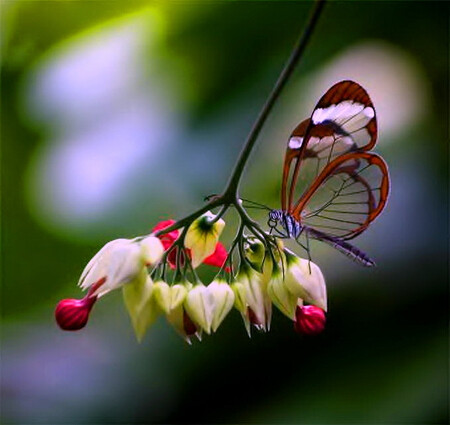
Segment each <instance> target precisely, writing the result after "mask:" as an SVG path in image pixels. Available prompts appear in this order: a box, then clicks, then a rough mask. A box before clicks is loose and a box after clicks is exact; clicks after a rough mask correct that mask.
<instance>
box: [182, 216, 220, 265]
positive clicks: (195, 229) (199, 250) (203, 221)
mask: <svg viewBox="0 0 450 425" xmlns="http://www.w3.org/2000/svg"><path fill="white" fill-rule="evenodd" d="M224 227H225V222H224V221H223V220H222V219H221V218H219V219H217V217H216V216H215V215H214V214H212V213H211V212H207V213H205V214H203V215H202V216H201V217H199V218H198V219H196V220H194V221H193V223H192V224H191V225H190V226H189V228H188V230H187V232H186V237H185V240H184V246H185V247H186V248H188V249H190V251H191V261H192V266H193V267H194V268H195V267H198V266H199V265H200V264H201V263H202V262H203V261H204V260H205V259H206V258H207V257H209V256H210V255H212V254H213V253H214V251H215V250H216V245H217V242H218V241H219V236H220V234H221V233H222V230H223V228H224Z"/></svg>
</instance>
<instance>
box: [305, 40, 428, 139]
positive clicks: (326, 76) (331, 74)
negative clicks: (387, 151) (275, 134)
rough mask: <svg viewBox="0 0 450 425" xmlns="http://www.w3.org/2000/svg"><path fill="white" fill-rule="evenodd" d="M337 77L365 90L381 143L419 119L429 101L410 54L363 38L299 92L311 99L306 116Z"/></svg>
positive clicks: (420, 74)
mask: <svg viewBox="0 0 450 425" xmlns="http://www.w3.org/2000/svg"><path fill="white" fill-rule="evenodd" d="M341 80H353V81H356V82H357V83H359V84H361V85H362V86H363V87H364V88H365V89H366V90H367V92H368V93H369V96H370V98H371V99H372V102H373V103H374V106H375V110H376V111H377V118H378V126H379V132H380V137H381V138H382V140H383V143H385V142H389V139H392V138H395V137H397V136H398V135H399V133H401V132H402V131H404V130H407V129H408V127H410V126H411V127H413V126H414V125H415V124H416V123H417V122H419V120H420V119H421V117H422V116H423V115H424V114H425V111H426V110H427V105H428V104H429V96H428V89H427V87H425V85H424V81H425V78H424V77H423V73H422V72H421V70H420V69H419V67H418V64H417V63H415V62H414V61H413V59H412V57H410V56H409V55H408V54H407V52H405V51H403V50H401V49H399V48H398V47H395V46H393V45H390V44H387V43H383V42H379V41H366V42H363V43H360V44H357V45H355V46H353V47H350V48H349V49H347V50H345V51H344V52H343V53H341V54H340V55H339V56H338V57H336V58H335V59H333V60H332V61H330V62H329V63H328V64H327V65H325V67H324V68H323V69H322V70H321V71H319V72H315V73H314V75H313V76H311V77H310V78H309V79H308V83H307V88H306V89H304V90H302V92H301V93H302V96H301V97H302V99H303V100H304V99H308V101H309V102H312V103H310V108H311V110H310V111H309V112H308V113H307V115H306V116H309V114H311V112H312V108H314V104H315V102H317V101H318V100H319V99H320V97H321V96H322V95H323V94H324V93H325V92H326V91H327V90H328V89H329V88H330V87H331V86H332V85H333V84H334V83H336V82H338V81H341ZM306 116H305V117H306ZM299 118H300V117H299Z"/></svg>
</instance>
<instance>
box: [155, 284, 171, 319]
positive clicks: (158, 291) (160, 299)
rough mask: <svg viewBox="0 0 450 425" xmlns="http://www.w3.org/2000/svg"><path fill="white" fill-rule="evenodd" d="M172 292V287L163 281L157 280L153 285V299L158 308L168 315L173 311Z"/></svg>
mask: <svg viewBox="0 0 450 425" xmlns="http://www.w3.org/2000/svg"><path fill="white" fill-rule="evenodd" d="M171 292H172V290H171V288H170V286H169V285H168V284H167V283H166V282H164V281H162V280H157V281H155V283H154V284H153V295H152V296H153V298H154V299H155V302H156V304H157V305H158V307H159V308H160V309H161V310H162V311H163V312H164V313H166V314H168V313H169V312H170V310H171V304H172V294H171Z"/></svg>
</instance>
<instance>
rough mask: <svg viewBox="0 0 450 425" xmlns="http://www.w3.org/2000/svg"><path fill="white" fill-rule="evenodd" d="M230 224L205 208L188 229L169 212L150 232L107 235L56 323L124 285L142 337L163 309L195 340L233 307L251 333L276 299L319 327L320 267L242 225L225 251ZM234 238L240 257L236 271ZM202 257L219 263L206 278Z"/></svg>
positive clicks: (307, 327)
mask: <svg viewBox="0 0 450 425" xmlns="http://www.w3.org/2000/svg"><path fill="white" fill-rule="evenodd" d="M224 226H225V222H224V221H223V219H222V218H221V217H220V216H215V215H214V214H212V213H210V212H207V213H205V214H203V215H202V216H200V217H198V218H197V219H195V220H194V221H192V223H190V225H188V226H186V228H183V229H182V228H177V227H176V223H175V221H173V220H167V221H162V222H160V223H159V224H158V225H156V226H155V227H154V228H153V233H152V234H150V235H149V236H146V237H138V238H135V239H117V240H114V241H112V242H109V243H107V244H106V245H105V246H104V247H103V248H102V249H101V250H100V251H99V252H98V253H97V254H96V255H95V256H94V257H93V258H92V259H91V261H90V262H89V263H88V264H87V266H86V267H85V269H84V271H83V272H82V274H81V278H80V280H79V283H78V284H79V286H80V287H81V288H82V289H83V290H87V291H88V292H87V295H86V296H85V297H84V298H83V299H80V300H77V299H65V300H62V301H60V302H59V303H58V305H57V307H56V310H55V318H56V321H57V323H58V325H59V326H60V327H61V328H62V329H64V330H70V331H74V330H79V329H81V328H83V327H84V326H85V325H86V323H87V321H88V318H89V314H90V312H91V310H92V308H93V306H94V305H95V303H96V301H97V300H98V299H99V298H100V297H102V296H103V295H105V294H107V293H108V292H110V291H112V290H114V289H118V288H121V290H122V293H123V298H124V303H125V306H126V308H127V310H128V313H129V315H130V318H131V322H132V324H133V328H134V331H135V334H136V337H137V339H138V340H139V341H141V340H142V338H143V337H144V335H145V333H146V331H147V329H148V328H149V327H150V325H152V324H153V323H154V322H155V320H156V319H157V318H158V317H159V316H165V317H166V318H167V320H168V322H169V323H170V324H171V325H172V326H173V327H174V328H175V329H176V330H177V331H178V333H179V334H180V335H181V336H182V337H183V338H184V339H185V340H186V341H187V342H189V343H190V342H191V338H192V337H193V336H196V337H197V338H199V339H201V336H202V333H203V332H205V333H207V334H210V333H212V332H216V331H217V329H218V328H219V326H220V324H221V323H222V322H223V320H224V319H225V317H226V316H227V315H228V313H229V312H230V311H231V310H232V309H233V307H234V308H235V309H236V310H238V311H239V312H240V314H241V316H242V318H243V321H244V324H245V327H246V329H247V332H248V334H249V335H250V332H251V326H254V327H255V328H256V329H258V330H261V331H268V330H269V329H270V323H271V318H272V305H275V306H276V307H277V308H278V309H279V310H280V311H281V312H282V313H283V314H284V315H285V316H287V317H288V318H289V319H290V320H292V321H293V323H294V329H295V331H296V332H298V333H301V334H306V335H313V334H318V333H320V332H321V331H322V330H323V329H324V327H325V311H326V309H327V297H326V287H325V281H324V278H323V275H322V273H321V271H320V269H319V267H318V266H317V265H316V264H314V263H312V262H311V261H308V260H304V259H301V258H299V257H297V256H296V255H294V254H293V253H292V252H290V251H289V250H287V249H285V248H284V247H283V245H282V244H281V243H280V242H277V243H276V246H275V248H274V246H269V247H268V246H267V244H265V243H264V241H261V240H259V239H257V238H255V237H254V236H252V237H248V236H246V235H244V234H243V233H242V232H241V233H240V235H239V238H238V239H237V240H236V243H233V246H232V248H231V249H230V252H227V250H226V249H225V247H224V246H223V245H222V244H221V243H220V242H219V237H220V235H221V233H222V230H223V228H224ZM166 229H167V230H166ZM171 229H174V230H171ZM236 245H238V247H239V254H240V261H239V263H238V264H237V267H236V268H237V270H236V273H235V272H234V271H233V269H234V267H233V256H232V252H233V249H234V248H235V247H236ZM201 264H207V265H212V266H215V267H218V268H220V270H219V273H218V274H217V276H216V277H215V278H214V279H213V281H212V282H210V283H209V284H208V285H205V284H204V283H202V282H201V280H200V279H199V277H198V275H197V272H196V269H197V268H198V267H199V266H200V265H201ZM167 266H168V267H167ZM169 273H170V274H171V279H168V278H167V276H168V274H169ZM169 282H170V283H169Z"/></svg>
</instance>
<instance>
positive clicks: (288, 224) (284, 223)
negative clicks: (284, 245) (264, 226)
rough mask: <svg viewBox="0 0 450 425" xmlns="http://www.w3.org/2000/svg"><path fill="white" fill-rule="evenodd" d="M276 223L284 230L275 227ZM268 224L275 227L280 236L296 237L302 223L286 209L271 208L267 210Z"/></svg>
mask: <svg viewBox="0 0 450 425" xmlns="http://www.w3.org/2000/svg"><path fill="white" fill-rule="evenodd" d="M278 223H280V224H281V227H282V228H283V230H284V232H282V231H280V230H279V229H277V225H278ZM268 225H269V226H270V227H271V228H273V229H276V230H277V231H278V232H279V233H280V234H281V235H282V236H284V237H286V238H293V239H297V238H298V237H299V236H300V233H301V232H302V225H301V223H300V222H299V221H297V220H296V219H295V218H294V217H293V216H292V215H290V214H289V213H288V212H287V211H283V210H271V211H270V212H269V221H268Z"/></svg>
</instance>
